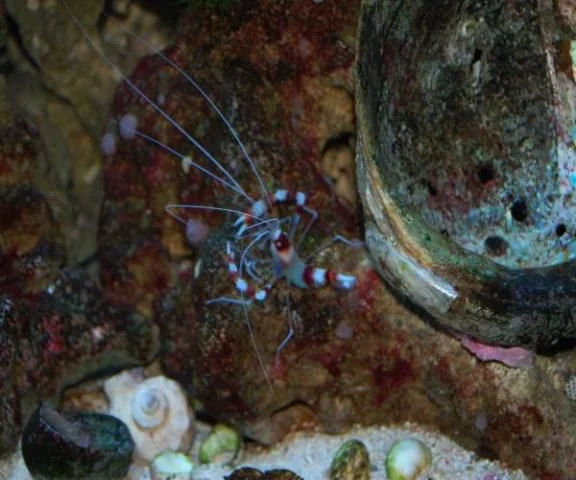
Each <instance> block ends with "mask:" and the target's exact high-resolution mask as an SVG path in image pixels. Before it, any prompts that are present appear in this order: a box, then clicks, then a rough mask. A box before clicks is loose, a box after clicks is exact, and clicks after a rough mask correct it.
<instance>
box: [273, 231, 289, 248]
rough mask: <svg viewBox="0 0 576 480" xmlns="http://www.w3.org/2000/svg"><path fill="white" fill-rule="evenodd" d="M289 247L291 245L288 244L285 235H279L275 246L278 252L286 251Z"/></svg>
mask: <svg viewBox="0 0 576 480" xmlns="http://www.w3.org/2000/svg"><path fill="white" fill-rule="evenodd" d="M289 245H290V244H289V242H288V238H287V237H286V235H285V234H284V233H281V234H280V235H278V238H277V239H276V240H275V241H274V246H275V247H276V250H278V251H280V252H281V251H283V250H286V249H287V248H288V247H289Z"/></svg>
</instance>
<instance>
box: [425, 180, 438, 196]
mask: <svg viewBox="0 0 576 480" xmlns="http://www.w3.org/2000/svg"><path fill="white" fill-rule="evenodd" d="M422 186H423V187H425V188H426V189H427V190H428V193H429V194H430V195H432V196H433V197H434V196H435V195H436V194H437V193H438V190H436V187H435V186H434V184H433V183H432V182H431V181H430V180H426V179H424V180H422Z"/></svg>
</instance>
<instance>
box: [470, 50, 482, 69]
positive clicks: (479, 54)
mask: <svg viewBox="0 0 576 480" xmlns="http://www.w3.org/2000/svg"><path fill="white" fill-rule="evenodd" d="M480 60H482V50H480V49H479V48H477V49H476V50H474V56H473V57H472V62H471V63H472V65H474V64H475V63H476V62H479V61H480Z"/></svg>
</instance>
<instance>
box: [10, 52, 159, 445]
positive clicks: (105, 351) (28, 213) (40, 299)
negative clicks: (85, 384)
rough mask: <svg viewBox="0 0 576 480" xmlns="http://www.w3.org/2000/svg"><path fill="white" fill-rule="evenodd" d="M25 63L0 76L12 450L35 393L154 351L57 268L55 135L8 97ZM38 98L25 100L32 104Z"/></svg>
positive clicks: (93, 293)
mask: <svg viewBox="0 0 576 480" xmlns="http://www.w3.org/2000/svg"><path fill="white" fill-rule="evenodd" d="M13 60H14V59H13V58H12V59H11V60H10V61H11V62H12V61H13ZM14 63H15V64H17V62H14ZM25 68H26V67H24V66H23V65H17V66H12V67H11V68H10V69H8V75H7V76H6V77H2V78H1V80H0V112H1V113H0V145H1V148H0V266H1V268H0V345H1V348H0V357H1V361H0V379H1V383H0V398H1V401H0V424H1V425H2V428H1V429H0V455H1V454H4V453H6V452H8V451H10V450H11V449H13V448H14V446H15V445H16V442H15V439H16V438H17V436H18V434H19V432H20V430H21V428H22V424H23V422H24V421H26V419H27V417H28V415H29V414H30V412H31V410H32V409H34V408H35V407H36V405H37V402H38V400H39V399H50V398H52V399H56V398H57V396H58V395H59V394H60V392H61V391H62V390H63V389H64V388H65V387H66V386H68V385H70V384H73V383H75V382H77V381H79V380H80V379H82V378H84V377H85V376H87V375H92V374H95V373H97V372H99V371H107V370H108V371H109V370H110V369H120V368H125V367H127V366H130V365H135V364H139V363H142V362H146V361H149V360H150V359H151V358H152V355H153V354H154V352H155V350H156V348H157V331H156V329H155V327H154V326H153V325H152V324H151V323H149V322H148V321H147V320H146V319H145V318H143V317H142V316H141V315H139V314H138V313H137V312H135V311H134V309H133V308H132V307H131V306H130V305H129V304H128V303H127V302H122V303H119V302H112V301H110V300H108V299H106V298H105V297H103V295H102V292H101V291H100V290H99V289H98V287H97V286H96V285H95V284H94V282H93V280H91V279H90V278H89V276H88V275H87V273H86V272H85V271H83V270H81V269H79V268H76V267H67V266H66V260H67V257H68V255H69V254H70V251H69V250H68V249H67V248H66V247H65V244H66V241H65V239H64V238H65V237H66V235H67V234H70V231H67V232H66V233H64V232H63V229H62V228H61V226H62V223H63V222H61V220H62V218H61V217H59V215H58V213H57V212H58V207H59V205H61V203H60V202H61V200H62V195H63V191H62V190H61V189H59V187H58V182H55V181H54V175H53V173H54V170H53V168H54V166H53V165H51V164H50V163H49V161H48V159H49V158H50V156H49V155H48V154H47V153H46V148H45V145H46V144H47V142H49V141H52V142H57V141H58V138H59V136H58V135H55V136H52V135H51V132H52V130H50V129H47V130H46V129H44V128H38V126H37V125H35V124H34V123H33V122H32V121H31V120H30V115H29V111H28V110H27V109H24V108H22V106H21V104H20V103H19V99H18V97H17V95H14V92H15V91H17V92H18V93H19V94H22V90H26V88H27V85H29V84H34V83H35V82H36V84H37V80H35V79H34V78H33V77H29V74H30V72H27V71H25ZM23 78H25V79H26V78H27V79H29V80H30V81H29V82H24V83H23V84H20V83H19V81H20V80H22V79H23ZM20 87H22V90H20ZM36 98H38V103H35V102H34V100H35V99H36ZM42 98H43V97H42V95H39V96H38V97H35V96H32V97H30V98H29V99H28V100H29V101H31V102H32V104H33V106H38V104H40V102H41V99H42ZM43 125H44V126H45V125H46V124H45V123H44V124H43ZM62 128H63V129H66V128H67V127H66V126H63V127H62ZM60 133H61V132H60ZM84 134H86V133H84ZM66 225H69V224H66Z"/></svg>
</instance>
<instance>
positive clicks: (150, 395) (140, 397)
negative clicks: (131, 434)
mask: <svg viewBox="0 0 576 480" xmlns="http://www.w3.org/2000/svg"><path fill="white" fill-rule="evenodd" d="M130 408H131V410H132V420H134V423H135V424H136V425H138V426H139V427H140V428H142V429H144V430H148V429H152V428H156V427H158V426H159V425H161V424H162V423H164V421H165V420H166V418H167V417H168V415H169V410H168V399H167V398H166V394H165V393H164V392H163V391H162V390H160V389H158V388H154V387H150V386H149V385H148V383H147V382H144V383H143V384H142V385H140V386H139V387H138V388H137V389H136V392H135V393H134V396H133V397H132V402H131V403H130Z"/></svg>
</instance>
